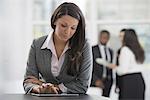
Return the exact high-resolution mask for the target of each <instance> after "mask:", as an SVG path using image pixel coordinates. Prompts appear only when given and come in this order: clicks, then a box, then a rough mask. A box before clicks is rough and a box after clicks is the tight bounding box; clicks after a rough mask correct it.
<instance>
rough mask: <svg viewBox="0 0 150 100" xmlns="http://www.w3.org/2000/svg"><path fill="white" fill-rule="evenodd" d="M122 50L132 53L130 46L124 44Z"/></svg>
mask: <svg viewBox="0 0 150 100" xmlns="http://www.w3.org/2000/svg"><path fill="white" fill-rule="evenodd" d="M121 52H124V53H125V52H126V53H132V51H131V49H130V48H129V47H127V46H123V47H122V48H121Z"/></svg>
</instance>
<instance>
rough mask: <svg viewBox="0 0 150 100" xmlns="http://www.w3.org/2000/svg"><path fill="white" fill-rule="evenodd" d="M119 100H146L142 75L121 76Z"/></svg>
mask: <svg viewBox="0 0 150 100" xmlns="http://www.w3.org/2000/svg"><path fill="white" fill-rule="evenodd" d="M119 87H120V93H119V100H144V98H145V82H144V80H143V77H142V74H141V73H133V74H127V75H123V76H120V78H119Z"/></svg>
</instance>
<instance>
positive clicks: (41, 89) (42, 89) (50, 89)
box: [32, 83, 59, 94]
mask: <svg viewBox="0 0 150 100" xmlns="http://www.w3.org/2000/svg"><path fill="white" fill-rule="evenodd" d="M58 91H59V88H58V87H55V86H54V85H53V84H51V83H43V84H42V85H38V86H35V87H33V89H32V92H33V93H54V94H58Z"/></svg>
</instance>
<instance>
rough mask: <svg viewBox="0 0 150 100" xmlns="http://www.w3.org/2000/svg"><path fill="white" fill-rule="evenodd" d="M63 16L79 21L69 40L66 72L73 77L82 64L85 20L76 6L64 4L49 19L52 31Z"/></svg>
mask: <svg viewBox="0 0 150 100" xmlns="http://www.w3.org/2000/svg"><path fill="white" fill-rule="evenodd" d="M64 15H69V16H71V17H74V18H76V19H77V20H79V23H78V26H77V29H76V32H75V34H74V35H73V36H72V37H71V39H70V40H69V46H70V47H71V50H70V51H69V62H68V69H67V72H68V74H70V75H72V76H73V75H76V73H77V72H79V69H80V68H79V65H80V64H81V62H82V48H83V46H84V43H85V19H84V16H83V14H82V12H81V10H80V8H79V7H78V6H77V5H76V4H74V3H69V2H64V3H62V4H61V5H60V6H58V8H57V9H56V10H55V11H54V13H53V15H52V17H51V27H52V28H53V29H54V31H55V27H56V26H55V25H54V23H55V21H56V20H57V19H59V18H60V17H62V16H64Z"/></svg>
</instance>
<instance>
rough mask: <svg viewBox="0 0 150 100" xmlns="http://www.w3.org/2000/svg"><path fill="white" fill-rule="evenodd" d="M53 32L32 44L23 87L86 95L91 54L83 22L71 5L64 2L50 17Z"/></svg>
mask: <svg viewBox="0 0 150 100" xmlns="http://www.w3.org/2000/svg"><path fill="white" fill-rule="evenodd" d="M51 27H52V28H53V32H52V33H50V34H49V35H48V36H43V37H40V38H38V39H35V40H34V41H33V43H32V45H31V49H30V53H29V57H28V62H27V68H26V73H25V77H24V81H23V86H24V89H25V92H26V93H56V94H57V93H62V92H63V93H79V94H80V93H83V94H84V93H86V91H87V88H88V86H89V85H90V81H91V74H92V51H91V47H90V45H89V43H88V42H87V41H86V39H85V19H84V16H83V14H82V12H81V10H80V8H79V7H78V6H77V5H75V4H74V3H67V2H65V3H63V4H61V5H60V6H59V7H58V8H57V9H56V10H55V11H54V13H53V15H52V17H51Z"/></svg>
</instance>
